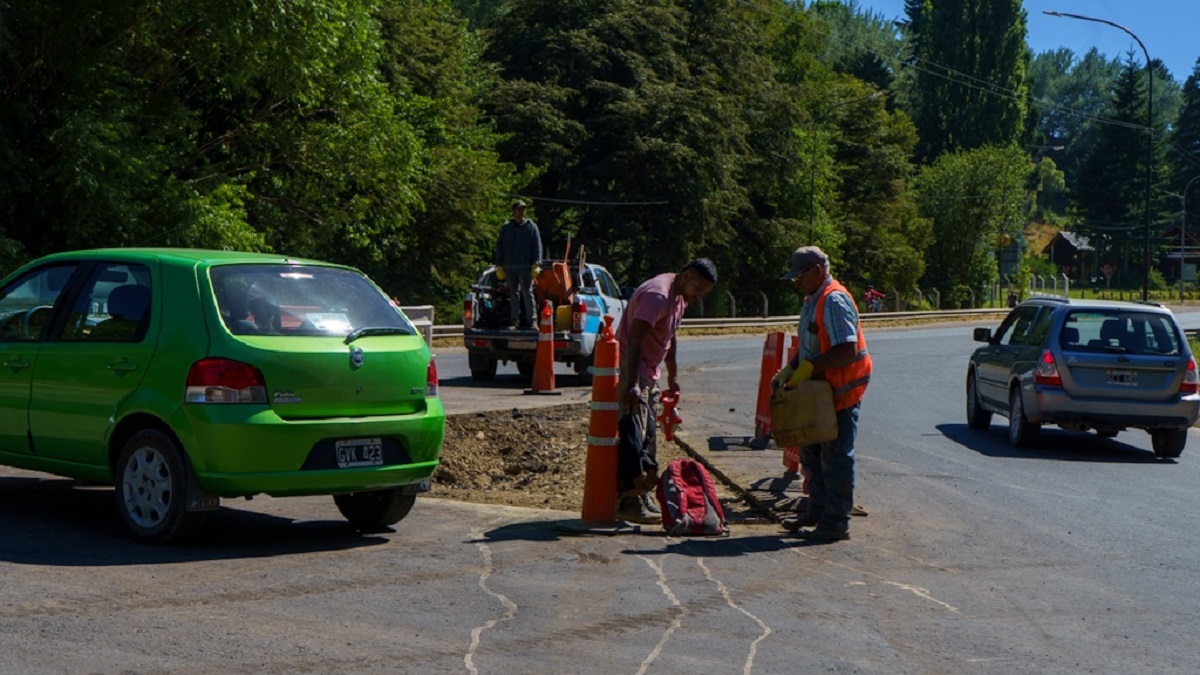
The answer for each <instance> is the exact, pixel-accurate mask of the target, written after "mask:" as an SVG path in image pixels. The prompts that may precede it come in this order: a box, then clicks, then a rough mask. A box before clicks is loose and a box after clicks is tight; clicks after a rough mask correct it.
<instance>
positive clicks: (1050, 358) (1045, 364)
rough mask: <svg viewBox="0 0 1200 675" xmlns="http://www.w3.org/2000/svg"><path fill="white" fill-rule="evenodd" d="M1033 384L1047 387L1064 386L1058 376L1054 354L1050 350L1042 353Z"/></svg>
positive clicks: (1034, 372) (1035, 370)
mask: <svg viewBox="0 0 1200 675" xmlns="http://www.w3.org/2000/svg"><path fill="white" fill-rule="evenodd" d="M1033 383H1034V384H1040V385H1043V386H1047V387H1061V386H1063V383H1062V378H1061V377H1059V376H1058V364H1057V363H1055V362H1054V354H1052V353H1051V352H1050V350H1049V349H1047V350H1045V351H1043V352H1042V358H1040V359H1038V364H1037V368H1034V370H1033Z"/></svg>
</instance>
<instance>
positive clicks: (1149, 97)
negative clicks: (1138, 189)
mask: <svg viewBox="0 0 1200 675" xmlns="http://www.w3.org/2000/svg"><path fill="white" fill-rule="evenodd" d="M1042 14H1047V15H1049V16H1057V17H1065V18H1068V19H1079V20H1080V21H1095V22H1096V23H1102V24H1105V25H1107V26H1112V27H1113V28H1119V29H1120V30H1123V31H1125V33H1126V34H1128V35H1129V37H1131V38H1133V39H1134V41H1135V42H1137V43H1138V46H1139V47H1141V48H1142V55H1143V56H1145V57H1146V238H1145V242H1144V243H1143V244H1142V300H1143V301H1145V300H1148V299H1149V295H1150V184H1151V181H1152V178H1153V176H1154V114H1153V113H1154V68H1153V67H1151V64H1150V52H1148V51H1146V45H1144V44H1142V40H1141V38H1139V37H1138V36H1136V35H1134V34H1133V31H1131V30H1129V29H1128V28H1126V27H1125V26H1122V25H1121V24H1119V23H1113V22H1112V21H1108V20H1106V19H1097V18H1095V17H1091V16H1083V15H1081V14H1067V13H1065V12H1051V11H1049V10H1042Z"/></svg>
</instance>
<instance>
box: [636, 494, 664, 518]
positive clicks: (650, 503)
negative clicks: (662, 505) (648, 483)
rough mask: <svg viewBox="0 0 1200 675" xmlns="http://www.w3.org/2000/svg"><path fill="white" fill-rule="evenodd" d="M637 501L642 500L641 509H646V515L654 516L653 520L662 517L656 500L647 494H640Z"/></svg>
mask: <svg viewBox="0 0 1200 675" xmlns="http://www.w3.org/2000/svg"><path fill="white" fill-rule="evenodd" d="M638 499H640V500H642V508H644V509H646V511H647V512H648V513H652V514H654V517H655V518H657V517H659V516H661V515H662V511H660V510H659V509H658V499H657V498H656V497H651V496H650V493H649V492H644V493H642V496H641V497H638Z"/></svg>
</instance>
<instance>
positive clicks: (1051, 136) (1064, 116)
mask: <svg viewBox="0 0 1200 675" xmlns="http://www.w3.org/2000/svg"><path fill="white" fill-rule="evenodd" d="M1120 71H1121V63H1120V61H1119V60H1117V59H1108V58H1106V57H1105V56H1104V55H1103V54H1101V53H1100V52H1099V50H1097V49H1095V48H1093V49H1091V50H1089V51H1088V52H1087V53H1086V54H1085V55H1084V56H1083V58H1079V59H1077V58H1076V56H1075V54H1074V52H1072V51H1071V50H1069V49H1066V48H1059V49H1056V50H1053V51H1046V52H1042V53H1040V54H1037V55H1036V56H1034V57H1033V60H1032V61H1031V62H1030V66H1029V91H1030V95H1031V98H1032V100H1033V108H1034V111H1035V116H1036V122H1035V131H1034V134H1033V136H1032V138H1031V141H1032V143H1033V144H1034V145H1036V146H1039V147H1037V148H1035V150H1037V151H1041V152H1037V153H1035V154H1044V155H1046V156H1048V157H1051V158H1053V159H1054V162H1055V164H1056V165H1057V167H1058V168H1059V169H1061V170H1062V172H1063V175H1064V180H1065V181H1066V183H1067V185H1068V186H1071V185H1075V184H1076V178H1077V173H1078V167H1079V163H1080V160H1081V159H1082V157H1084V156H1085V155H1086V154H1087V149H1088V147H1089V145H1090V144H1091V142H1092V141H1093V140H1094V131H1093V130H1094V127H1095V125H1096V122H1095V120H1097V119H1100V118H1102V117H1103V116H1104V115H1105V113H1106V112H1107V111H1108V106H1109V100H1110V98H1111V92H1112V90H1113V86H1114V84H1115V83H1116V80H1117V75H1118V74H1119V73H1120Z"/></svg>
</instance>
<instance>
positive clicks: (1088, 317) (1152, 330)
mask: <svg viewBox="0 0 1200 675" xmlns="http://www.w3.org/2000/svg"><path fill="white" fill-rule="evenodd" d="M1181 340H1182V337H1181V336H1180V335H1179V332H1178V331H1177V330H1176V327H1175V321H1174V320H1173V319H1172V318H1171V316H1170V315H1167V314H1158V313H1153V312H1137V311H1124V310H1112V311H1097V310H1086V311H1074V312H1070V313H1069V314H1067V317H1066V320H1065V321H1064V323H1063V328H1062V330H1061V331H1060V332H1059V344H1060V345H1061V346H1062V348H1063V350H1065V351H1084V352H1086V351H1096V352H1117V353H1122V354H1145V355H1154V356H1179V355H1180V353H1181V350H1182V347H1181V346H1180V341H1181Z"/></svg>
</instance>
